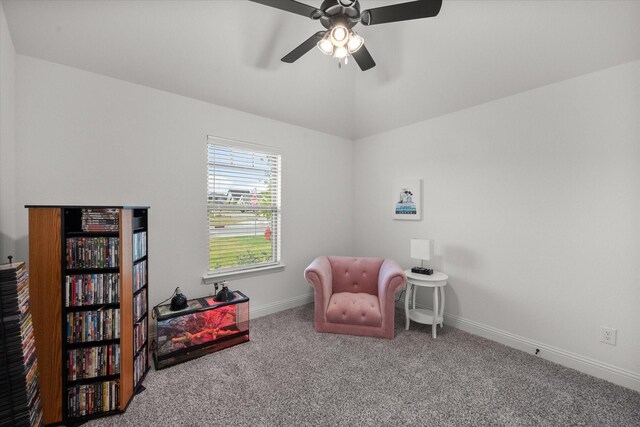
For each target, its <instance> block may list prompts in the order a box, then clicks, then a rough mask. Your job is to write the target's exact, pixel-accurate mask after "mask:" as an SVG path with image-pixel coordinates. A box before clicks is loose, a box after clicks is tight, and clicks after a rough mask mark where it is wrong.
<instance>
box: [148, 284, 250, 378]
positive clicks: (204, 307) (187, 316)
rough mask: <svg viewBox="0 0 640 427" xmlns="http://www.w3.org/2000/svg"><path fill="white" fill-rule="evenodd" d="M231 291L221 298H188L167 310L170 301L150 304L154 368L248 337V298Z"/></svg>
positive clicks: (247, 339) (223, 346)
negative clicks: (226, 298)
mask: <svg viewBox="0 0 640 427" xmlns="http://www.w3.org/2000/svg"><path fill="white" fill-rule="evenodd" d="M233 294H234V299H233V300H231V301H225V302H218V301H215V300H214V299H213V297H212V296H211V297H205V298H197V299H192V300H188V301H187V307H186V308H185V309H183V310H179V311H171V308H170V304H165V305H159V306H156V307H154V308H153V314H154V316H155V318H156V345H155V346H154V349H153V360H154V362H155V366H156V369H163V368H166V367H168V366H172V365H175V364H177V363H182V362H186V361H187V360H191V359H194V358H196V357H200V356H204V355H205V354H209V353H213V352H216V351H219V350H222V349H225V348H228V347H232V346H234V345H237V344H241V343H243V342H247V341H249V298H248V297H247V296H246V295H244V294H243V293H242V292H240V291H234V292H233Z"/></svg>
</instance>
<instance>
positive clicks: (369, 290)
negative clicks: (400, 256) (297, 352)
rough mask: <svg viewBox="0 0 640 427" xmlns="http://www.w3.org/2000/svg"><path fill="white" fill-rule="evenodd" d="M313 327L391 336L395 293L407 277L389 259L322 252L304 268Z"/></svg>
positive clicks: (346, 332) (323, 330)
mask: <svg viewBox="0 0 640 427" xmlns="http://www.w3.org/2000/svg"><path fill="white" fill-rule="evenodd" d="M304 277H305V279H306V280H307V282H309V283H310V284H311V285H312V286H313V288H314V296H315V322H316V331H318V332H331V333H337V334H349V335H363V336H369V337H380V338H390V339H391V338H393V329H394V309H395V302H394V297H395V293H396V291H397V290H398V289H399V288H401V287H402V285H404V283H405V282H406V280H407V277H406V276H405V274H404V272H403V270H402V268H401V267H400V265H398V263H397V262H395V261H394V260H392V259H382V258H355V257H340V256H329V257H327V256H321V257H318V258H316V259H315V260H314V261H313V262H312V263H311V264H310V265H309V267H307V269H306V270H305V271H304Z"/></svg>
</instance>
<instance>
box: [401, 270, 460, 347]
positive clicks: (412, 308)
mask: <svg viewBox="0 0 640 427" xmlns="http://www.w3.org/2000/svg"><path fill="white" fill-rule="evenodd" d="M404 273H405V274H406V275H407V295H406V296H405V299H404V313H405V316H406V319H407V323H406V326H405V329H406V330H408V329H409V320H413V321H414V322H418V323H424V324H426V325H433V327H432V328H431V331H432V332H431V335H432V336H433V338H435V337H436V327H437V325H440V327H441V328H442V325H443V324H444V287H445V285H446V284H447V280H448V279H449V276H447V275H446V274H444V273H441V272H439V271H434V272H433V274H430V275H427V274H418V273H412V272H411V270H405V271H404ZM416 286H419V287H423V288H431V289H433V310H430V309H428V308H416ZM409 300H411V304H409Z"/></svg>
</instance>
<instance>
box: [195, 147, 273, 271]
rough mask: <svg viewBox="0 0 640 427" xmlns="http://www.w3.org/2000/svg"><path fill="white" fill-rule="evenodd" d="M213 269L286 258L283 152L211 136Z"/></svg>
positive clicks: (209, 181) (260, 264) (241, 268)
mask: <svg viewBox="0 0 640 427" xmlns="http://www.w3.org/2000/svg"><path fill="white" fill-rule="evenodd" d="M207 212H208V220H209V273H210V274H217V273H226V272H235V271H246V270H251V269H255V268H260V267H268V266H276V265H279V263H280V154H279V153H278V152H277V151H275V150H273V149H271V148H268V147H263V146H257V145H251V144H247V143H243V142H238V141H230V140H226V139H221V138H215V137H211V136H210V137H208V144H207Z"/></svg>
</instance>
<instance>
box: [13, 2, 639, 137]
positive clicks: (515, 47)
mask: <svg viewBox="0 0 640 427" xmlns="http://www.w3.org/2000/svg"><path fill="white" fill-rule="evenodd" d="M401 2H402V1H386V0H384V1H383V0H361V4H362V9H367V8H372V7H378V6H382V5H386V4H393V3H401ZM306 3H307V4H310V5H312V6H315V7H319V6H320V3H321V0H307V1H306ZM2 4H3V7H4V11H5V15H6V17H7V22H8V24H9V28H10V31H11V35H12V38H13V42H14V45H15V49H16V52H18V53H19V54H24V55H29V56H33V57H36V58H42V59H45V60H48V61H52V62H56V63H60V64H65V65H69V66H72V67H76V68H80V69H83V70H88V71H92V72H95V73H99V74H104V75H107V76H111V77H115V78H118V79H122V80H126V81H130V82H134V83H139V84H142V85H145V86H150V87H153V88H157V89H161V90H165V91H168V92H173V93H176V94H180V95H184V96H188V97H191V98H195V99H200V100H203V101H206V102H211V103H214V104H219V105H223V106H227V107H230V108H234V109H238V110H242V111H247V112H250V113H255V114H258V115H261V116H265V117H270V118H273V119H276V120H281V121H284V122H288V123H293V124H296V125H300V126H303V127H306V128H310V129H317V130H320V131H323V132H327V133H331V134H335V135H340V136H343V137H347V138H351V139H356V138H360V137H363V136H368V135H371V134H375V133H378V132H383V131H386V130H389V129H394V128H397V127H400V126H404V125H407V124H411V123H414V122H418V121H422V120H426V119H429V118H433V117H437V116H439V115H442V114H446V113H449V112H452V111H457V110H461V109H463V108H467V107H470V106H473V105H478V104H481V103H484V102H487V101H491V100H495V99H498V98H501V97H504V96H509V95H512V94H515V93H519V92H522V91H526V90H529V89H532V88H536V87H540V86H543V85H547V84H550V83H553V82H557V81H561V80H564V79H567V78H571V77H575V76H578V75H581V74H585V73H589V72H592V71H596V70H600V69H604V68H607V67H611V66H614V65H618V64H622V63H625V62H629V61H633V60H637V59H640V1H637V0H631V1H616V0H607V1H590V0H586V1H576V0H569V1H524V0H509V1H507V0H501V1H477V0H476V1H453V0H444V2H443V6H442V10H441V12H440V14H439V15H438V16H437V17H435V18H429V19H423V20H416V21H406V22H400V23H393V24H383V25H378V26H371V27H362V26H358V27H357V30H358V31H359V32H360V34H361V35H363V36H364V37H365V40H366V44H367V48H368V49H369V51H370V52H371V54H372V55H373V57H374V59H375V60H376V62H377V64H378V65H377V67H375V68H373V69H371V70H369V71H367V72H362V71H360V70H359V69H358V68H357V66H356V65H355V64H354V63H353V64H349V65H348V66H347V67H343V69H341V70H339V69H338V67H337V64H336V62H335V61H334V60H333V59H331V58H329V57H326V56H324V55H322V54H321V53H320V52H318V51H317V50H315V49H314V50H312V51H311V52H309V53H308V54H306V55H305V56H304V57H302V58H301V59H300V60H299V61H297V62H296V63H294V64H285V63H282V62H280V58H281V57H282V56H284V55H285V54H286V53H288V52H289V51H290V50H291V49H293V48H294V47H295V46H297V45H298V44H299V43H301V42H302V41H304V40H305V39H306V38H307V37H309V36H310V35H311V34H313V33H314V32H316V31H318V30H320V29H322V27H321V25H320V24H319V23H318V22H314V21H311V20H308V19H306V18H304V17H302V16H298V15H293V14H290V13H287V12H283V11H280V10H277V9H273V8H269V7H265V6H262V5H260V4H256V3H251V2H248V1H242V0H210V1H115V0H111V1H85V0H82V1H52V0H44V1H28V0H5V1H3V2H2Z"/></svg>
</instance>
